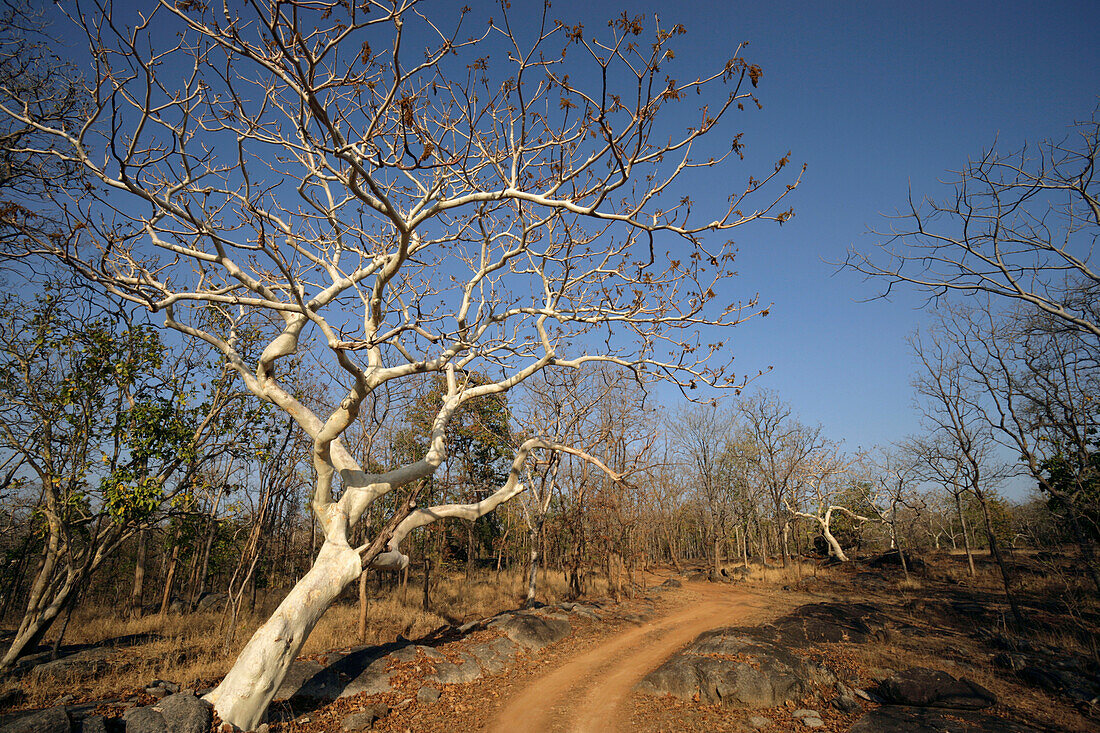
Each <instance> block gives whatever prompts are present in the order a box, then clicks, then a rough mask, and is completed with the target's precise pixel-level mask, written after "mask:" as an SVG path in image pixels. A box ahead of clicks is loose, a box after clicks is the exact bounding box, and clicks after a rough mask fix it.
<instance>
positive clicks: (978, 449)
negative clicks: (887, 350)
mask: <svg viewBox="0 0 1100 733" xmlns="http://www.w3.org/2000/svg"><path fill="white" fill-rule="evenodd" d="M941 338H942V337H941ZM910 343H911V345H912V347H913V351H914V353H915V354H916V356H917V358H918V359H919V360H920V363H921V366H922V371H921V374H920V376H918V377H917V379H916V387H917V393H918V395H919V396H920V397H921V398H923V400H924V401H923V403H922V407H923V412H924V417H925V419H926V420H927V422H928V424H929V427H930V429H931V430H932V432H934V433H939V434H941V435H943V436H944V438H945V441H946V442H947V444H948V445H950V447H951V449H952V450H953V451H954V452H955V454H956V455H957V456H958V458H959V461H958V463H957V466H958V471H959V476H960V478H961V479H962V481H963V482H964V483H965V485H966V488H967V489H968V490H969V491H970V493H971V494H972V495H973V496H974V497H975V498H976V499H977V500H978V504H979V506H980V507H981V512H982V520H983V521H984V523H985V531H986V539H987V540H988V542H989V550H990V552H991V554H992V555H993V559H994V560H995V561H996V563H997V567H998V569H999V570H1000V571H1001V580H1002V582H1003V585H1004V590H1005V598H1006V599H1007V600H1008V605H1009V607H1010V608H1011V609H1012V615H1013V618H1014V619H1015V620H1016V623H1017V624H1018V625H1019V626H1020V627H1023V625H1024V615H1023V612H1022V611H1021V609H1020V606H1019V604H1018V603H1017V601H1016V594H1015V592H1014V591H1013V587H1012V586H1013V582H1012V574H1011V572H1010V570H1009V567H1008V563H1007V562H1006V561H1005V558H1004V556H1003V554H1002V553H1001V547H1000V543H999V542H998V540H997V533H996V531H995V530H994V527H993V520H992V517H991V515H990V509H989V503H990V502H989V492H990V491H991V490H993V489H995V488H996V486H997V485H998V484H999V483H1001V482H1003V481H1004V480H1005V479H1006V478H1007V477H1008V476H1009V475H1011V473H1012V472H1013V469H1011V468H1010V467H1008V466H1004V465H1000V464H999V463H998V461H997V460H996V456H995V454H994V446H995V443H994V441H993V437H992V434H991V433H990V429H989V426H988V424H987V422H986V420H985V418H984V411H983V409H982V407H981V406H980V405H979V404H978V400H979V399H981V396H982V395H981V394H976V393H975V392H973V391H971V390H970V389H969V388H968V387H969V385H968V383H967V380H966V375H965V370H966V362H965V361H963V360H961V359H960V358H959V356H958V354H953V353H952V352H951V351H950V350H949V347H948V346H946V345H945V344H944V343H943V341H942V340H941V339H939V338H937V336H936V335H934V334H933V335H931V336H927V337H925V338H923V339H922V338H921V336H920V335H919V334H917V335H914V336H913V337H912V338H911V339H910Z"/></svg>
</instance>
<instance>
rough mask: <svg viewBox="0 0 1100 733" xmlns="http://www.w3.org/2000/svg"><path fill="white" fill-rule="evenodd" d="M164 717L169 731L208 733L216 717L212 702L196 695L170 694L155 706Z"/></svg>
mask: <svg viewBox="0 0 1100 733" xmlns="http://www.w3.org/2000/svg"><path fill="white" fill-rule="evenodd" d="M155 708H156V709H157V710H160V714H161V715H162V716H163V717H164V722H165V724H166V725H167V726H168V733H208V731H209V730H210V723H211V721H212V720H213V718H214V709H213V707H211V705H210V703H208V702H206V701H205V700H202V699H200V698H198V697H195V696H194V695H189V694H186V693H178V694H175V695H169V696H168V697H166V698H164V699H163V700H161V701H160V702H158V703H157V704H156V706H155Z"/></svg>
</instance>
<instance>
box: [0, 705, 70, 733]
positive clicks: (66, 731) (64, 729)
mask: <svg viewBox="0 0 1100 733" xmlns="http://www.w3.org/2000/svg"><path fill="white" fill-rule="evenodd" d="M72 729H73V723H72V720H71V719H70V718H69V711H68V710H66V709H65V708H63V707H56V708H48V709H46V710H39V711H38V712H37V713H31V714H30V715H24V716H23V717H21V718H16V719H15V720H13V721H11V722H9V723H7V724H6V725H5V726H4V727H2V728H0V733H70V731H72Z"/></svg>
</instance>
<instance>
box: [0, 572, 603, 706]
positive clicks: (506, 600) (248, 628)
mask: <svg viewBox="0 0 1100 733" xmlns="http://www.w3.org/2000/svg"><path fill="white" fill-rule="evenodd" d="M567 588H568V586H567V583H566V578H565V576H564V575H563V574H562V573H559V572H555V571H547V572H545V573H542V574H541V575H540V577H539V593H538V599H539V600H540V601H542V602H545V603H553V602H557V601H559V600H564V599H565V597H566V594H567ZM525 592H526V579H525V577H523V574H522V573H521V572H519V571H505V572H502V573H500V574H499V575H498V574H497V573H494V572H481V573H479V574H477V575H476V576H475V577H473V578H471V579H470V580H469V581H467V580H466V578H465V576H464V575H463V574H461V573H448V574H441V575H439V576H437V580H436V582H435V583H433V589H432V608H433V609H446V611H447V613H446V615H445V616H444V615H441V614H439V613H434V612H430V611H424V610H423V609H422V607H421V603H422V586H421V584H420V583H417V582H416V579H415V578H410V580H409V587H408V591H407V596H406V600H405V601H403V600H402V596H403V594H402V591H401V589H400V588H396V589H392V588H386V589H385V590H382V591H378V590H377V589H376V588H375V587H373V585H372V586H371V596H372V597H371V599H370V602H369V604H368V610H367V637H366V639H365V640H360V639H359V638H358V623H359V607H358V603H356V602H355V601H351V600H349V601H341V602H338V603H336V604H334V605H333V606H332V607H331V608H329V610H328V611H327V612H326V613H325V615H324V616H323V617H322V618H321V620H320V621H319V622H318V624H317V626H316V627H315V628H314V630H313V633H312V634H311V635H310V637H309V639H308V641H307V642H306V645H305V647H304V648H303V650H302V654H303V655H311V654H319V653H324V652H327V651H330V650H333V649H347V648H349V647H354V646H359V645H360V644H364V643H365V644H380V643H385V642H391V641H394V640H395V639H396V638H397V637H398V635H402V636H404V637H406V638H409V639H416V638H419V637H422V636H424V635H426V634H428V633H430V632H431V631H433V630H435V629H438V628H439V627H440V626H443V625H445V624H448V623H461V622H464V621H467V620H472V619H477V618H484V617H486V616H491V615H493V614H496V613H499V612H500V611H503V610H507V609H514V608H517V607H519V606H520V605H521V604H522V602H523V598H524V597H525ZM606 592H607V583H606V581H603V580H596V582H590V593H591V594H593V595H597V596H602V595H606ZM279 600H281V598H279V597H273V598H270V599H265V601H264V602H263V603H258V604H257V606H258V607H257V612H256V613H254V614H242V617H241V618H240V619H239V621H238V623H237V627H236V630H235V633H231V632H230V624H229V620H228V618H227V617H226V616H224V615H223V614H222V613H220V612H197V613H191V614H184V615H178V614H170V615H168V616H166V617H160V616H156V615H151V616H146V617H144V618H141V619H124V618H121V617H120V616H119V615H118V613H117V612H116V611H115V610H114V609H110V608H84V609H80V610H79V611H78V612H77V613H76V614H74V616H73V619H72V622H71V624H70V625H69V629H68V631H67V633H66V636H65V643H66V644H101V643H103V642H108V641H110V640H113V639H119V638H120V637H127V636H131V635H148V636H149V637H150V639H151V640H149V641H143V642H142V643H140V644H137V645H134V646H131V647H125V648H121V649H119V651H118V653H117V654H115V655H113V656H112V658H111V660H110V667H111V668H110V670H109V672H107V673H105V674H103V675H100V676H98V677H96V678H95V679H91V680H86V679H49V680H44V681H36V680H33V679H32V678H31V677H29V676H27V677H25V678H24V679H22V680H20V681H19V682H18V686H19V687H20V688H21V689H22V690H23V692H24V694H25V696H26V701H25V703H24V704H25V705H27V706H35V705H43V704H48V703H49V702H51V701H53V700H56V699H57V698H58V697H60V696H61V695H63V694H73V695H75V696H76V698H77V699H78V700H96V699H109V698H113V697H119V696H122V697H127V696H130V695H132V694H134V692H135V690H137V689H140V688H143V687H144V686H146V685H148V684H149V683H150V682H151V681H152V680H154V679H167V680H171V681H173V682H176V683H178V684H180V685H182V686H185V687H194V688H202V687H206V686H209V685H210V684H212V682H213V681H215V680H217V679H218V678H220V677H221V676H223V675H224V674H225V673H226V672H227V671H228V670H229V667H230V665H231V664H232V662H233V660H234V659H235V658H236V656H237V655H238V654H239V653H240V650H241V648H243V646H244V644H245V643H246V642H247V641H248V639H249V637H250V636H251V635H252V633H253V632H254V631H255V630H256V629H257V628H258V627H259V625H260V624H261V623H263V621H264V620H265V619H266V618H267V616H268V615H269V614H270V612H271V611H272V610H274V607H275V605H277V603H278V602H279ZM14 685H15V683H13V682H11V681H8V682H6V683H5V684H4V688H8V687H12V686H14ZM0 689H3V688H0Z"/></svg>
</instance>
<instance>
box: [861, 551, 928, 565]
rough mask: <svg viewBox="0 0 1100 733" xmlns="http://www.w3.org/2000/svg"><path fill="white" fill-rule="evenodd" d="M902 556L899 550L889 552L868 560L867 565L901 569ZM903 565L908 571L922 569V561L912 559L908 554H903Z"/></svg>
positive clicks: (917, 558)
mask: <svg viewBox="0 0 1100 733" xmlns="http://www.w3.org/2000/svg"><path fill="white" fill-rule="evenodd" d="M901 559H902V554H901V551H899V550H889V551H888V552H884V553H882V554H881V555H877V556H875V557H872V558H869V559H868V560H867V564H868V565H869V566H871V567H873V568H884V567H899V568H900V567H901ZM905 564H906V566H907V567H908V568H909V569H910V570H920V569H923V568H924V560H921V559H920V558H919V557H913V554H912V553H910V552H906V553H905Z"/></svg>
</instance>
